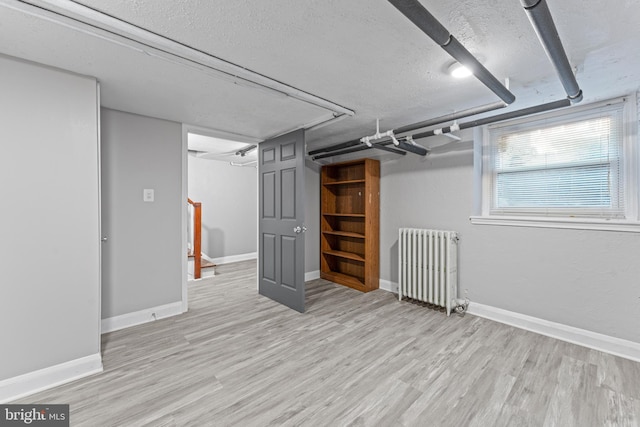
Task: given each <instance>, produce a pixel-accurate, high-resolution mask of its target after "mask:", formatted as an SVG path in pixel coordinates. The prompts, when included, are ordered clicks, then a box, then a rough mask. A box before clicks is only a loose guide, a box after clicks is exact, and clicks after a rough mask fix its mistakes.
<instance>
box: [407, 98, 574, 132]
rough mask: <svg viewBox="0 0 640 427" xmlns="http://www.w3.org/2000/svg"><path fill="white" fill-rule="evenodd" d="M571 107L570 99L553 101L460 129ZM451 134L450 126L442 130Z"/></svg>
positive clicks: (462, 125) (469, 123) (482, 120)
mask: <svg viewBox="0 0 640 427" xmlns="http://www.w3.org/2000/svg"><path fill="white" fill-rule="evenodd" d="M569 105H571V101H569V100H568V99H561V100H559V101H553V102H549V103H546V104H540V105H535V106H533V107H529V108H523V109H522V110H516V111H510V112H508V113H504V114H498V115H497V116H492V117H485V118H483V119H477V120H472V121H470V122H466V123H460V124H459V125H458V127H459V129H460V130H462V129H468V128H474V127H477V126H483V125H488V124H491V123H496V122H501V121H503V120H509V119H515V118H518V117H523V116H529V115H531V114H536V113H542V112H545V111H551V110H556V109H558V108H563V107H568V106H569ZM450 132H451V127H450V126H448V127H445V128H442V133H450ZM434 135H436V133H435V130H430V131H428V132H422V133H417V134H415V135H413V138H414V139H419V138H427V137H429V136H434Z"/></svg>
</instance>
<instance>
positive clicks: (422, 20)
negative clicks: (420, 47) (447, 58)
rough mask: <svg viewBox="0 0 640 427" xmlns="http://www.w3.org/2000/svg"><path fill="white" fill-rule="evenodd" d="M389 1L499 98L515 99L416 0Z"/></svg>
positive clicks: (508, 100) (508, 102) (509, 102)
mask: <svg viewBox="0 0 640 427" xmlns="http://www.w3.org/2000/svg"><path fill="white" fill-rule="evenodd" d="M389 3H391V4H392V5H394V6H395V8H396V9H398V10H399V11H400V12H401V13H402V14H403V15H404V16H406V17H407V18H409V20H410V21H411V22H413V23H414V24H416V25H417V26H418V28H420V29H421V30H422V32H424V33H425V34H426V35H428V36H429V37H431V39H432V40H433V41H434V42H436V43H438V45H440V47H441V48H443V49H444V50H445V51H447V53H448V54H449V55H451V56H452V57H453V58H454V59H456V60H457V61H458V62H459V63H461V64H462V65H464V66H465V67H467V68H469V70H471V71H472V72H473V74H474V75H475V76H476V78H478V80H480V81H481V82H482V83H484V85H485V86H486V87H488V88H489V89H491V90H492V91H493V93H495V94H496V95H498V97H499V98H500V99H502V100H503V101H504V102H506V103H507V104H511V103H513V101H515V100H516V96H515V95H514V94H513V93H511V92H510V91H509V89H507V88H506V87H505V86H504V85H503V84H502V83H500V81H499V80H498V79H497V78H496V77H495V76H494V75H493V74H491V72H489V70H487V69H486V68H485V67H484V65H482V64H481V63H480V61H478V59H477V58H476V57H475V56H473V55H472V54H471V52H469V51H468V50H467V49H466V48H465V47H464V46H462V44H461V43H460V42H459V41H458V40H456V38H455V37H453V36H452V35H451V33H450V32H449V31H448V30H447V29H446V28H445V27H444V26H443V25H442V24H441V23H440V22H438V20H437V19H436V18H435V17H434V16H433V15H432V14H431V13H429V11H428V10H427V9H426V8H425V7H424V6H422V4H420V2H419V1H418V0H389Z"/></svg>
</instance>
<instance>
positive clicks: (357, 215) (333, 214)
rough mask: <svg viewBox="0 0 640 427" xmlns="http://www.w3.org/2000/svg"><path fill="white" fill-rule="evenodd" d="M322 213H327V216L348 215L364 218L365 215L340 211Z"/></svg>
mask: <svg viewBox="0 0 640 427" xmlns="http://www.w3.org/2000/svg"><path fill="white" fill-rule="evenodd" d="M322 215H325V216H346V217H352V218H364V217H365V215H364V214H357V213H338V212H325V213H323V214H322Z"/></svg>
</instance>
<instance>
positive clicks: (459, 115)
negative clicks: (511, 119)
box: [393, 101, 507, 135]
mask: <svg viewBox="0 0 640 427" xmlns="http://www.w3.org/2000/svg"><path fill="white" fill-rule="evenodd" d="M506 106H507V104H506V103H505V102H503V101H497V102H492V103H491V104H485V105H480V106H478V107H473V108H468V109H466V110H461V111H457V112H454V113H450V114H445V115H444V116H440V117H434V118H433V119H428V120H424V121H422V122H418V123H413V124H410V125H407V126H403V127H400V128H397V129H394V130H393V131H394V133H395V134H396V135H400V134H402V133H406V132H411V131H414V130H416V129H420V128H426V127H428V126H433V125H438V124H440V123H446V122H452V121H454V120H458V119H463V118H465V117H469V116H475V115H476V114H481V113H487V112H489V111H494V110H498V109H500V108H505V107H506Z"/></svg>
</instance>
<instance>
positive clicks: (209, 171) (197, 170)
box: [187, 155, 258, 258]
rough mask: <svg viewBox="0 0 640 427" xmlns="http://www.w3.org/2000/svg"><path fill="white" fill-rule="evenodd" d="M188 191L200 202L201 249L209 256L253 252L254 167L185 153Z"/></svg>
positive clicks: (255, 189) (254, 245) (254, 241)
mask: <svg viewBox="0 0 640 427" xmlns="http://www.w3.org/2000/svg"><path fill="white" fill-rule="evenodd" d="M187 161H188V168H187V170H188V194H189V198H190V199H191V200H193V201H194V202H201V203H202V252H204V253H205V254H206V255H207V256H209V257H210V258H220V257H227V256H232V255H242V254H248V253H254V252H256V251H257V249H256V236H257V234H258V229H257V221H258V181H257V176H258V173H257V169H256V168H254V167H250V166H244V167H239V166H231V165H230V164H229V163H228V162H222V161H218V160H208V159H202V158H197V157H195V156H191V155H190V156H189V157H188V159H187Z"/></svg>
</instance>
